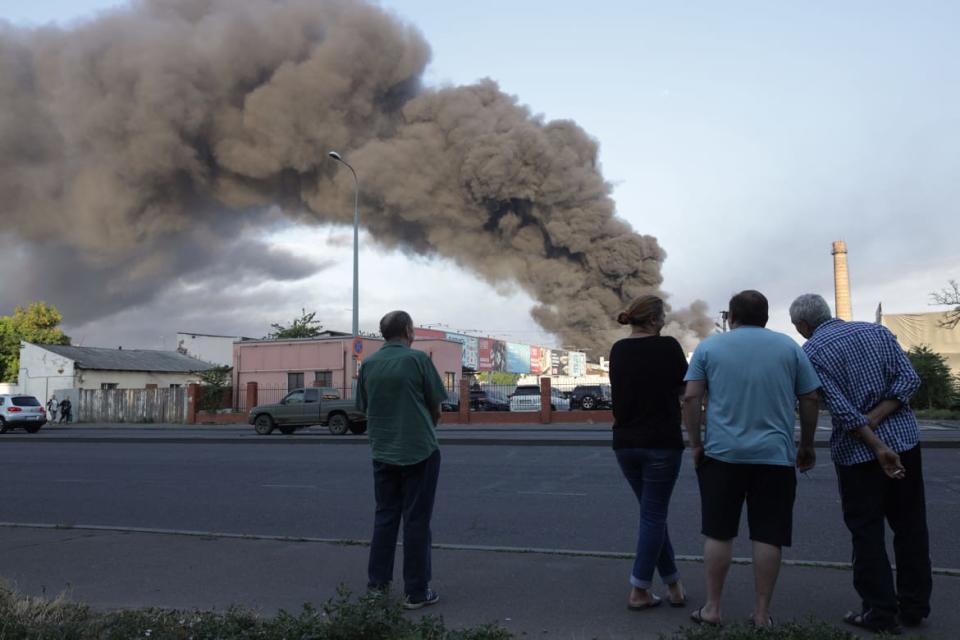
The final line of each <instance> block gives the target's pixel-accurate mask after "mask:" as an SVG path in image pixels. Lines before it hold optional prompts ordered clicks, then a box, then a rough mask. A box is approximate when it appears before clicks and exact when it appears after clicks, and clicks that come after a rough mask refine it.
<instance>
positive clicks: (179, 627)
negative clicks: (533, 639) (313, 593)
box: [0, 586, 513, 640]
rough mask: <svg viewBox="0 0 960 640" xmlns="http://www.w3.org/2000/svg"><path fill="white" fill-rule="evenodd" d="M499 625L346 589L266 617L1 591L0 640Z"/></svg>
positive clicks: (209, 638)
mask: <svg viewBox="0 0 960 640" xmlns="http://www.w3.org/2000/svg"><path fill="white" fill-rule="evenodd" d="M512 637H513V636H512V635H511V634H510V633H509V632H507V631H506V630H504V629H502V628H500V627H497V626H495V625H487V626H480V627H475V628H472V629H447V627H446V624H445V623H444V621H443V618H441V617H434V616H424V617H421V618H417V617H416V616H410V615H408V614H407V615H405V614H404V610H403V606H402V604H401V602H400V601H399V600H397V599H396V598H391V597H390V596H389V594H387V595H365V596H361V597H359V598H354V597H353V596H352V595H351V594H350V592H349V591H348V590H347V589H346V588H345V587H340V589H339V590H338V592H337V596H336V597H334V598H331V599H330V600H329V601H328V602H327V603H325V604H324V605H323V606H322V608H320V609H317V608H316V607H313V606H312V605H309V604H307V605H304V607H303V609H302V610H301V611H300V612H299V613H296V614H293V613H289V612H286V611H281V612H280V613H278V614H277V615H276V616H273V617H263V616H260V615H258V614H256V613H254V612H252V611H249V610H247V609H242V608H231V609H228V610H227V611H225V612H223V613H218V612H209V611H175V610H168V609H131V610H124V611H110V612H98V611H93V610H92V609H90V608H89V607H87V606H85V605H79V604H74V603H71V602H69V601H67V599H66V598H65V597H63V596H60V597H58V598H55V599H53V600H47V599H44V598H32V597H27V596H22V595H20V594H17V593H16V592H15V591H13V590H12V589H8V588H6V587H3V586H0V640H94V639H96V640H131V639H133V638H138V639H142V640H234V639H236V640H357V639H361V638H362V639H363V640H508V639H509V638H512Z"/></svg>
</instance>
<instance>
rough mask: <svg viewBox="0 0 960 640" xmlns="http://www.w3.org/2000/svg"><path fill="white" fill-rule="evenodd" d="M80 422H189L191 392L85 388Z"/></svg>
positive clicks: (79, 408) (76, 414)
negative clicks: (187, 420) (188, 394)
mask: <svg viewBox="0 0 960 640" xmlns="http://www.w3.org/2000/svg"><path fill="white" fill-rule="evenodd" d="M79 396H80V397H79V400H78V402H77V406H76V407H75V408H74V417H75V419H76V420H77V421H78V422H170V423H184V422H186V419H187V390H186V389H184V388H179V389H102V390H101V389H81V390H80V391H79Z"/></svg>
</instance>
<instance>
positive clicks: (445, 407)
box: [440, 389, 510, 411]
mask: <svg viewBox="0 0 960 640" xmlns="http://www.w3.org/2000/svg"><path fill="white" fill-rule="evenodd" d="M440 410H441V411H459V410H460V394H459V393H457V392H456V391H448V392H447V399H446V400H444V401H443V402H441V403H440ZM470 410H471V411H509V410H510V399H509V397H507V396H506V395H504V394H503V393H498V392H496V391H488V390H485V389H470Z"/></svg>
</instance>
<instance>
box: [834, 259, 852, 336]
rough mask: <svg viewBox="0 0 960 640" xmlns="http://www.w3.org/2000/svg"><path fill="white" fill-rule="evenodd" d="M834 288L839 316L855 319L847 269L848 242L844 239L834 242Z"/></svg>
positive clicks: (845, 318) (843, 318)
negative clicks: (851, 305) (851, 306)
mask: <svg viewBox="0 0 960 640" xmlns="http://www.w3.org/2000/svg"><path fill="white" fill-rule="evenodd" d="M833 290H834V294H835V296H836V312H837V317H838V318H840V319H841V320H853V311H852V310H851V308H850V272H849V271H847V243H846V242H844V241H843V240H837V241H836V242H834V243H833Z"/></svg>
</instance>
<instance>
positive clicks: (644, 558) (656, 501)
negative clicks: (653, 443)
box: [615, 449, 683, 589]
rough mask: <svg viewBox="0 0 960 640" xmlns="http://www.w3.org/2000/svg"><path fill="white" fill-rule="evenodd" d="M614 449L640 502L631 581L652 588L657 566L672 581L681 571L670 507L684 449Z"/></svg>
mask: <svg viewBox="0 0 960 640" xmlns="http://www.w3.org/2000/svg"><path fill="white" fill-rule="evenodd" d="M615 453H616V454H617V462H618V463H620V470H621V471H623V476H624V477H625V478H626V479H627V482H629V483H630V488H632V489H633V492H634V493H635V494H636V496H637V500H638V501H639V502H640V532H639V533H638V535H637V557H636V559H635V560H634V562H633V571H632V573H631V574H630V584H632V585H633V586H635V587H637V588H638V589H649V588H650V587H651V585H652V584H653V570H654V568H656V570H657V572H658V573H659V574H660V578H661V579H662V580H663V582H664V583H665V584H673V583H674V582H676V581H677V580H678V579H679V572H678V571H677V564H676V562H675V561H674V557H673V545H671V544H670V534H669V533H667V510H668V507H669V506H670V496H671V494H672V493H673V487H674V485H675V484H676V483H677V476H679V475H680V462H681V461H682V460H683V449H617V450H616V451H615Z"/></svg>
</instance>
